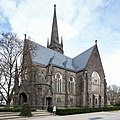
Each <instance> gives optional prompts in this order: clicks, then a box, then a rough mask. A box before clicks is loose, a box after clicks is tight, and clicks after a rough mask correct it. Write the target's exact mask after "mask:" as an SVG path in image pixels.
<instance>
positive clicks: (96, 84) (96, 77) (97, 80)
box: [91, 71, 100, 91]
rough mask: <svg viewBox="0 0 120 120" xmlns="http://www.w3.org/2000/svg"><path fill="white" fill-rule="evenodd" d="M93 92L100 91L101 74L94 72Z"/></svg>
mask: <svg viewBox="0 0 120 120" xmlns="http://www.w3.org/2000/svg"><path fill="white" fill-rule="evenodd" d="M91 77H92V81H91V82H92V91H100V76H99V74H98V73H97V72H96V71H94V72H93V73H92V76H91Z"/></svg>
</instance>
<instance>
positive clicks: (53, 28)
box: [51, 5, 59, 43]
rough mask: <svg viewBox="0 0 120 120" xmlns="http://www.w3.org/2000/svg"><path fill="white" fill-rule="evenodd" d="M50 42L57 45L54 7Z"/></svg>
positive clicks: (57, 37)
mask: <svg viewBox="0 0 120 120" xmlns="http://www.w3.org/2000/svg"><path fill="white" fill-rule="evenodd" d="M51 42H53V43H59V36H58V26H57V15H56V5H54V15H53V23H52V33H51Z"/></svg>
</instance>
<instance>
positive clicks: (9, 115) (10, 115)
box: [0, 110, 52, 120]
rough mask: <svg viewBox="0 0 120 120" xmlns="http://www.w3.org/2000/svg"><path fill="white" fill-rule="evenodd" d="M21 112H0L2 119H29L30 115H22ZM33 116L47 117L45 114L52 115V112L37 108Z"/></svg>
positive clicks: (0, 119)
mask: <svg viewBox="0 0 120 120" xmlns="http://www.w3.org/2000/svg"><path fill="white" fill-rule="evenodd" d="M19 114H20V112H0V120H16V119H19V120H21V119H23V120H27V119H28V117H22V116H19ZM32 115H33V116H32V117H34V118H35V117H45V116H51V115H52V114H51V113H49V112H47V111H46V110H37V111H35V112H32Z"/></svg>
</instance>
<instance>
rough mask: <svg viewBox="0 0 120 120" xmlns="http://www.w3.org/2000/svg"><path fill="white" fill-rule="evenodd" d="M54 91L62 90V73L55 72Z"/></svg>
mask: <svg viewBox="0 0 120 120" xmlns="http://www.w3.org/2000/svg"><path fill="white" fill-rule="evenodd" d="M55 92H57V93H61V92H62V75H61V74H60V73H56V74H55Z"/></svg>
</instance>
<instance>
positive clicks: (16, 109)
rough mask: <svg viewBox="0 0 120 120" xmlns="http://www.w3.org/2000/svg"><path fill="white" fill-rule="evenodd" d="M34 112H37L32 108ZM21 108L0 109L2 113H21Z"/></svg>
mask: <svg viewBox="0 0 120 120" xmlns="http://www.w3.org/2000/svg"><path fill="white" fill-rule="evenodd" d="M30 110H31V111H32V112H34V111H36V109H35V108H30ZM20 111H21V107H13V108H5V107H4V108H0V112H20Z"/></svg>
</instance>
